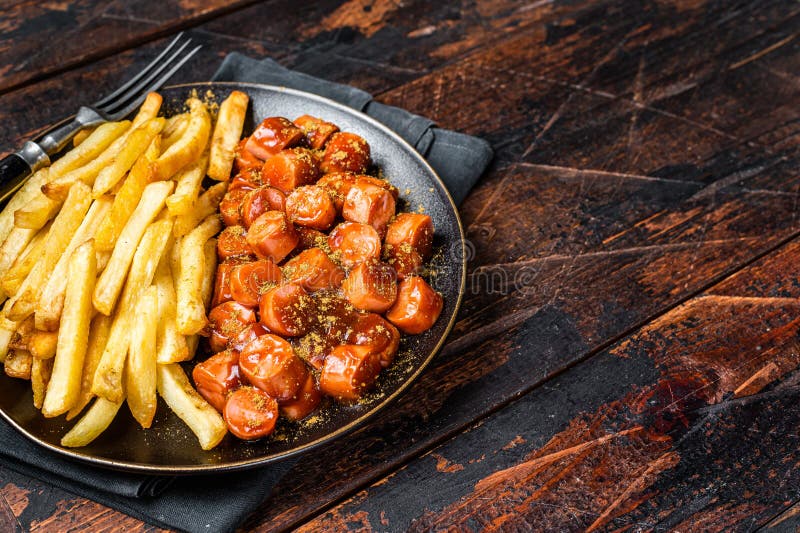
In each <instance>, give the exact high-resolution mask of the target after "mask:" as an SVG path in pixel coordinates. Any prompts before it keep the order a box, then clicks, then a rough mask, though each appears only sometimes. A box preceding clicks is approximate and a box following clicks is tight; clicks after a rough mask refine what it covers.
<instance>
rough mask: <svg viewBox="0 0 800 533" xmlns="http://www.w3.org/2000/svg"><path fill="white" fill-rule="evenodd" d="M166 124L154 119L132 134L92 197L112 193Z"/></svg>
mask: <svg viewBox="0 0 800 533" xmlns="http://www.w3.org/2000/svg"><path fill="white" fill-rule="evenodd" d="M164 122H165V119H163V118H152V119H150V120H148V121H146V122H145V123H144V124H142V125H141V126H140V127H138V128H136V129H135V130H133V131H132V132H131V134H130V135H129V136H128V138H127V140H126V141H125V146H123V147H122V149H121V150H120V151H119V153H118V154H117V157H115V158H114V161H113V162H112V163H111V164H110V165H109V166H107V167H106V168H104V169H103V170H101V171H100V173H99V174H98V175H97V178H96V179H95V180H94V188H93V189H92V195H93V196H94V197H95V198H98V197H100V196H102V195H103V194H105V193H107V192H108V191H110V190H111V188H112V187H114V186H115V185H116V184H117V183H118V182H119V181H120V180H121V179H122V177H123V176H124V175H125V173H126V172H128V170H130V168H131V167H132V166H133V164H134V163H135V162H136V160H137V159H138V158H139V156H141V155H142V154H144V152H145V150H147V147H148V146H150V143H151V142H152V141H153V139H154V138H155V137H156V135H158V134H159V132H160V131H161V129H162V128H163V127H164ZM15 223H16V222H15Z"/></svg>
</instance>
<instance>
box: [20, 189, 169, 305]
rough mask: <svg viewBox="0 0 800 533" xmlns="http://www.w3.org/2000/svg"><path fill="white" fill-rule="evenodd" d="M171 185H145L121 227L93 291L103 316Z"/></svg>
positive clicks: (117, 295)
mask: <svg viewBox="0 0 800 533" xmlns="http://www.w3.org/2000/svg"><path fill="white" fill-rule="evenodd" d="M172 186H173V183H172V182H171V181H160V182H155V183H151V184H150V185H148V186H147V187H145V189H144V192H143V193H142V198H141V200H139V204H138V205H137V206H136V209H135V210H134V212H133V214H132V215H131V217H130V218H129V219H128V222H127V224H125V227H124V228H123V229H122V232H121V233H120V236H119V238H118V239H117V243H116V245H115V246H114V251H113V252H112V254H111V259H109V261H108V265H106V268H105V270H103V273H102V274H101V275H100V279H99V280H98V281H97V286H96V287H95V291H94V306H95V308H96V309H97V310H98V311H100V312H101V313H103V314H104V315H110V314H111V311H112V309H114V304H115V303H116V302H117V298H118V297H119V294H120V291H121V290H122V285H123V283H125V277H126V276H127V274H128V267H129V266H130V264H131V261H132V260H133V254H134V252H135V251H136V247H137V246H138V244H139V241H140V240H141V238H142V235H144V232H145V230H146V229H147V226H148V224H150V222H151V221H152V220H153V219H154V218H155V217H156V215H158V213H159V211H161V209H162V207H164V201H165V200H166V199H167V196H169V193H171V192H172ZM11 318H13V317H11Z"/></svg>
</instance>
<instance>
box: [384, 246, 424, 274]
mask: <svg viewBox="0 0 800 533" xmlns="http://www.w3.org/2000/svg"><path fill="white" fill-rule="evenodd" d="M383 259H384V261H386V263H387V264H389V265H390V266H391V267H392V268H394V271H395V272H397V278H398V279H406V278H407V277H409V276H413V275H415V274H416V275H419V273H420V269H421V268H422V256H421V255H419V253H418V252H417V251H416V250H415V249H414V248H413V247H412V246H411V245H410V244H407V243H403V244H401V245H399V246H396V245H392V244H384V247H383Z"/></svg>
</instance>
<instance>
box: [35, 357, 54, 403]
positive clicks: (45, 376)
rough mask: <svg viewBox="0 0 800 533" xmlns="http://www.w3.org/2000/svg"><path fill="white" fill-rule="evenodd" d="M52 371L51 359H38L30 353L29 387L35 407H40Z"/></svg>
mask: <svg viewBox="0 0 800 533" xmlns="http://www.w3.org/2000/svg"><path fill="white" fill-rule="evenodd" d="M52 372H53V360H52V359H39V358H37V357H33V355H31V389H33V406H34V407H35V408H37V409H41V408H42V404H43V402H44V397H45V391H46V390H47V385H48V384H49V383H50V378H51V376H52Z"/></svg>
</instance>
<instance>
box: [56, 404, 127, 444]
mask: <svg viewBox="0 0 800 533" xmlns="http://www.w3.org/2000/svg"><path fill="white" fill-rule="evenodd" d="M121 406H122V400H120V401H118V402H110V401H108V400H106V399H105V398H98V399H96V400H95V401H94V403H93V404H92V407H91V408H89V410H88V411H87V412H86V414H85V415H83V418H81V419H80V420H79V421H78V423H77V424H75V426H73V428H72V429H71V430H69V433H67V434H66V435H64V437H62V439H61V445H62V446H65V447H67V448H80V447H81V446H86V445H87V444H89V443H90V442H92V441H93V440H94V439H96V438H97V437H99V436H100V434H101V433H102V432H103V431H105V430H106V428H108V426H109V425H111V422H113V421H114V417H115V416H117V411H119V408H120V407H121Z"/></svg>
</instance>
